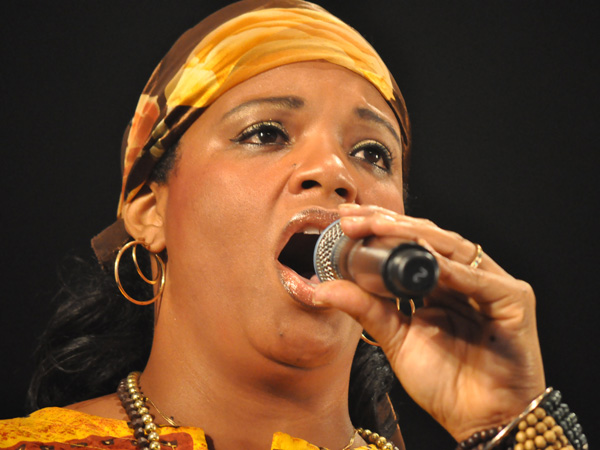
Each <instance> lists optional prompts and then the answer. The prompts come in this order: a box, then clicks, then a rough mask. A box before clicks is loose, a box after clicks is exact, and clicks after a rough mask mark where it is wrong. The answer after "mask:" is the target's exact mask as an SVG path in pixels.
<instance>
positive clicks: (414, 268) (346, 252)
mask: <svg viewBox="0 0 600 450" xmlns="http://www.w3.org/2000/svg"><path fill="white" fill-rule="evenodd" d="M313 262H314V266H315V273H316V274H317V276H318V277H319V280H321V281H329V280H336V279H338V280H339V279H344V280H350V281H353V282H354V283H356V284H358V285H359V286H360V287H361V288H363V289H364V290H366V291H368V292H370V293H372V294H375V295H378V296H381V297H389V298H395V297H408V298H411V297H422V296H424V295H426V294H428V293H429V292H431V291H432V290H433V288H434V287H435V286H436V284H437V280H438V277H439V266H438V264H437V261H436V260H435V257H434V256H433V255H432V254H431V252H429V251H428V250H427V249H426V248H425V247H423V246H421V245H418V244H416V243H414V242H410V241H406V240H402V239H399V238H391V237H379V236H369V237H367V238H364V239H360V240H353V239H350V238H349V237H348V236H346V235H345V234H344V233H343V232H342V229H341V226H340V223H339V220H338V221H336V222H334V223H332V224H331V225H330V226H329V227H327V229H325V230H324V231H323V233H322V234H321V236H320V237H319V240H318V241H317V244H316V246H315V252H314V258H313Z"/></svg>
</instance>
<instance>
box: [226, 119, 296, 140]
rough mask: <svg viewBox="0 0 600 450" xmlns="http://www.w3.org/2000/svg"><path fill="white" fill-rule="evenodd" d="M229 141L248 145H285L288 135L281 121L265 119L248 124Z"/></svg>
mask: <svg viewBox="0 0 600 450" xmlns="http://www.w3.org/2000/svg"><path fill="white" fill-rule="evenodd" d="M231 141H232V142H236V143H238V144H250V145H285V144H288V143H289V142H290V137H289V135H288V133H287V131H286V130H285V128H284V126H283V125H282V124H281V123H279V122H274V121H266V122H258V123H255V124H252V125H250V126H249V127H247V128H245V129H244V130H243V131H242V132H241V133H240V134H238V135H237V136H236V137H234V138H233V139H231Z"/></svg>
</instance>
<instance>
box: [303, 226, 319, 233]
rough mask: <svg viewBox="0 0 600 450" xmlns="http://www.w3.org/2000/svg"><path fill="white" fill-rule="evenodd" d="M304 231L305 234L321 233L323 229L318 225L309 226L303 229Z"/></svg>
mask: <svg viewBox="0 0 600 450" xmlns="http://www.w3.org/2000/svg"><path fill="white" fill-rule="evenodd" d="M302 233H304V234H321V230H319V229H318V228H316V227H308V228H306V229H304V230H302Z"/></svg>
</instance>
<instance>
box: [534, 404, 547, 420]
mask: <svg viewBox="0 0 600 450" xmlns="http://www.w3.org/2000/svg"><path fill="white" fill-rule="evenodd" d="M533 414H534V415H535V417H537V418H538V419H543V418H544V417H546V410H545V409H544V408H539V407H538V408H535V410H534V411H533Z"/></svg>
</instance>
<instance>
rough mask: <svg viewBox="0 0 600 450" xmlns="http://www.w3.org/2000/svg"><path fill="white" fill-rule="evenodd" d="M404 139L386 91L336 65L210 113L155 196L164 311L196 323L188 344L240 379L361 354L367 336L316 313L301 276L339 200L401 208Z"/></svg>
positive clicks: (254, 88)
mask: <svg viewBox="0 0 600 450" xmlns="http://www.w3.org/2000/svg"><path fill="white" fill-rule="evenodd" d="M399 136H400V129H399V127H398V124H397V121H396V119H395V116H394V114H393V112H392V110H391V109H390V107H389V106H388V105H387V103H386V102H385V100H384V99H383V97H382V96H381V95H380V94H379V92H378V91H377V90H376V89H375V88H374V87H373V86H372V85H371V84H370V83H369V82H367V81H366V80H365V79H363V78H362V77H360V76H358V75H356V74H354V73H352V72H350V71H349V70H346V69H344V68H341V67H339V66H336V65H333V64H330V63H326V62H309V63H295V64H290V65H286V66H282V67H279V68H276V69H273V70H270V71H268V72H265V73H263V74H261V75H258V76H255V77H253V78H251V79H249V80H247V81H245V82H244V83H242V84H240V85H238V86H236V87H234V88H232V89H231V90H229V91H228V92H226V93H225V94H224V95H222V96H221V97H220V98H219V99H218V100H217V101H216V102H215V103H214V104H212V105H211V106H210V107H209V108H208V109H207V111H206V112H204V114H203V115H202V116H201V117H200V118H199V119H198V120H197V121H196V122H195V123H194V125H192V127H191V128H190V129H189V130H188V131H187V132H186V133H185V135H184V136H183V137H182V139H181V142H180V147H179V151H180V157H179V160H178V162H177V166H176V168H175V170H174V171H173V172H172V174H171V176H170V179H169V182H168V185H167V186H165V187H164V188H163V189H162V191H161V192H162V194H160V195H162V199H159V205H162V206H160V209H162V214H163V215H164V224H165V228H164V230H165V239H166V246H167V250H168V254H169V262H168V269H167V283H166V286H167V287H166V292H165V300H164V302H167V301H168V302H170V303H171V305H172V306H173V308H172V310H173V311H175V314H176V315H178V317H177V320H178V321H179V326H181V325H182V324H183V325H185V324H186V323H188V322H190V323H192V324H194V326H193V327H190V329H192V330H193V331H192V333H193V336H187V337H186V338H190V339H191V341H192V342H196V343H197V344H196V345H201V346H205V347H206V348H204V349H203V351H205V352H208V353H210V352H215V354H221V355H223V354H229V355H231V356H232V358H231V360H232V361H236V367H237V368H238V370H239V367H240V361H244V358H253V357H255V356H256V355H260V356H261V357H262V358H266V360H270V361H275V362H277V363H279V364H281V363H283V364H284V365H286V366H293V367H304V368H310V367H317V366H320V365H323V364H328V363H329V362H331V361H333V360H335V359H336V358H339V357H340V355H345V356H348V357H351V355H352V354H353V353H354V350H355V347H356V342H357V340H358V337H359V335H360V332H361V330H360V326H359V325H358V324H357V323H356V322H355V321H353V320H352V319H351V318H350V317H349V316H347V315H345V314H344V313H341V312H339V311H336V310H329V309H322V308H319V307H316V306H314V305H313V304H312V287H311V285H310V283H311V282H310V281H309V280H308V279H307V278H304V277H303V276H302V275H306V276H308V277H310V275H311V274H310V273H306V272H308V271H309V270H310V269H309V268H310V260H311V255H312V250H313V248H314V242H315V241H316V237H317V236H316V235H315V234H313V233H316V232H317V230H322V229H324V228H325V227H326V226H327V225H328V224H329V223H331V222H332V221H333V220H334V219H335V218H336V208H337V206H338V205H339V204H340V203H352V202H355V203H359V204H376V205H380V206H383V207H385V208H388V209H392V210H395V211H398V212H403V201H402V198H403V197H402V169H401V164H402V161H401V153H402V152H401V144H400V140H399ZM284 249H285V250H284ZM282 252H283V255H282ZM285 255H287V256H285ZM298 272H300V274H299V273H298ZM314 280H315V278H314V277H313V282H314ZM184 328H185V326H184ZM223 352H225V353H223ZM205 357H206V356H205ZM245 361H247V362H248V364H250V361H252V359H246V360H245Z"/></svg>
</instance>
